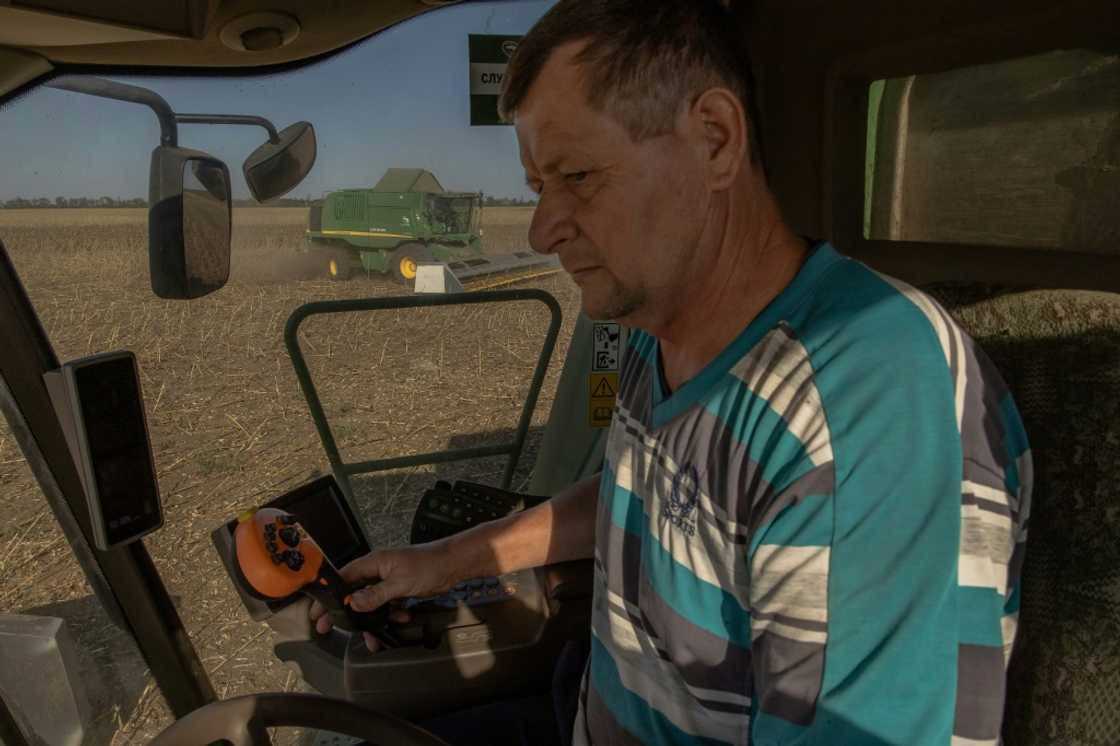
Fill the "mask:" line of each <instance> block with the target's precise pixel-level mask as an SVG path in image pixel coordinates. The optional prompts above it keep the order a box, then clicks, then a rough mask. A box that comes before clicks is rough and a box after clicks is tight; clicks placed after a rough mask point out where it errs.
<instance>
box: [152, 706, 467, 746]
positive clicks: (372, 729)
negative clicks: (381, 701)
mask: <svg viewBox="0 0 1120 746" xmlns="http://www.w3.org/2000/svg"><path fill="white" fill-rule="evenodd" d="M280 726H288V727H294V728H316V729H320V730H328V731H332V732H334V733H341V734H343V735H347V736H353V737H355V738H364V739H365V740H366V741H368V742H369V743H370V744H372V745H373V746H447V743H446V742H444V741H442V740H440V739H438V738H436V737H435V736H433V735H432V734H431V733H428V732H427V731H426V730H424V729H422V728H419V727H417V726H415V725H413V724H412V723H409V722H406V721H404V720H401V719H399V718H395V717H392V716H391V715H383V714H381V713H379V712H374V711H373V710H367V709H365V708H362V707H359V706H357V705H356V704H353V703H352V702H345V701H343V700H341V699H331V698H330V697H323V696H321V695H318V694H299V693H293V694H280V693H266V694H247V695H245V696H243V697H235V698H233V699H226V700H222V701H220V702H212V703H210V704H208V705H206V706H205V707H201V708H199V709H197V710H195V711H194V712H192V713H190V714H189V715H187V716H186V717H184V718H180V719H179V720H176V721H175V722H174V723H172V724H171V725H169V726H168V727H167V729H166V730H164V731H163V732H162V733H160V734H159V735H158V736H156V737H155V738H154V739H152V742H151V744H150V745H149V746H203V745H204V744H208V743H213V742H215V741H219V740H222V739H225V740H227V741H229V742H230V743H232V744H233V746H255V744H258V743H268V741H267V731H265V728H276V727H280Z"/></svg>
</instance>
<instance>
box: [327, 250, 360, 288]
mask: <svg viewBox="0 0 1120 746" xmlns="http://www.w3.org/2000/svg"><path fill="white" fill-rule="evenodd" d="M353 274H354V267H353V266H352V265H351V264H350V262H348V261H346V259H345V258H344V257H342V256H338V255H334V256H331V257H330V258H328V259H327V277H329V278H331V279H332V280H335V281H336V282H343V281H345V280H349V279H350V278H351V277H352V276H353Z"/></svg>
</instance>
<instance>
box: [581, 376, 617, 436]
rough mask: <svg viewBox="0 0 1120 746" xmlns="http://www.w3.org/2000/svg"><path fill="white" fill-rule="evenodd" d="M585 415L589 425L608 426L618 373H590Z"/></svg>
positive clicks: (612, 408) (612, 409) (612, 410)
mask: <svg viewBox="0 0 1120 746" xmlns="http://www.w3.org/2000/svg"><path fill="white" fill-rule="evenodd" d="M588 384H589V387H588V394H589V396H588V400H587V417H588V420H589V421H590V422H591V427H610V424H611V415H612V414H613V413H614V398H615V395H616V394H617V393H618V373H614V372H611V373H592V374H591V376H590V378H589V379H588Z"/></svg>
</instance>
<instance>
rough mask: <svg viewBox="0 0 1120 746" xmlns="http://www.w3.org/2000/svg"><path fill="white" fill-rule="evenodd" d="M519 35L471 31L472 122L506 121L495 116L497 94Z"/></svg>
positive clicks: (490, 123)
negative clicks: (474, 32) (473, 32)
mask: <svg viewBox="0 0 1120 746" xmlns="http://www.w3.org/2000/svg"><path fill="white" fill-rule="evenodd" d="M519 41H521V37H520V36H508V35H501V34H470V37H469V46H470V68H471V126H472V127H474V126H478V125H493V124H505V122H503V121H502V119H501V117H499V116H498V96H499V95H500V94H501V92H502V80H503V79H504V78H505V75H506V65H508V64H509V59H510V57H512V56H513V53H514V52H515V51H517V43H518V42H519Z"/></svg>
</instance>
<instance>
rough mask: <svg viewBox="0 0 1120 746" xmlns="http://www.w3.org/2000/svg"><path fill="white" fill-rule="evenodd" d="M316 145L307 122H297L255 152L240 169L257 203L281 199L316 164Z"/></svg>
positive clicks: (313, 134) (313, 133) (312, 131)
mask: <svg viewBox="0 0 1120 746" xmlns="http://www.w3.org/2000/svg"><path fill="white" fill-rule="evenodd" d="M317 154H318V144H317V142H316V140H315V128H314V127H312V126H311V123H310V122H296V123H295V124H292V125H289V126H287V127H285V128H284V129H282V130H280V133H279V134H278V136H277V138H276V140H275V141H272V140H270V141H268V142H266V143H265V144H264V145H261V146H260V147H259V148H257V149H256V150H254V151H253V152H252V153H251V154H250V155H249V157H248V158H246V159H245V163H244V165H243V166H242V171H243V173H244V174H245V182H246V183H247V184H248V185H249V191H250V192H251V193H252V195H253V199H255V200H256V201H257V202H267V201H269V200H272V199H276V198H277V197H283V196H284V195H285V194H287V193H288V192H290V191H291V190H292V189H294V188H295V187H296V185H297V184H299V183H300V182H301V181H303V177H305V176H307V174H308V173H309V172H310V171H311V167H312V166H314V165H315V156H316V155H317Z"/></svg>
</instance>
